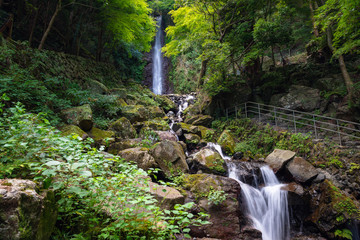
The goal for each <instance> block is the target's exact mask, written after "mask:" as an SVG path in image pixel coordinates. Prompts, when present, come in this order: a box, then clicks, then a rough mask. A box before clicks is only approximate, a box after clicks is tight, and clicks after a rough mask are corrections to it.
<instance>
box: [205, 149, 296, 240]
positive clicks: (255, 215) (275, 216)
mask: <svg viewBox="0 0 360 240" xmlns="http://www.w3.org/2000/svg"><path fill="white" fill-rule="evenodd" d="M208 146H209V147H212V148H213V149H215V150H216V151H217V152H219V154H220V155H221V156H222V157H223V159H224V160H226V162H227V166H228V174H229V178H232V179H234V180H236V181H238V182H239V184H240V186H241V192H242V195H243V200H244V203H245V205H246V208H247V211H248V212H247V213H248V215H249V217H250V219H251V220H252V222H253V226H254V227H255V228H256V229H258V230H259V231H261V232H262V239H263V240H289V239H290V219H289V210H288V202H287V191H285V190H282V188H283V187H284V186H285V184H281V183H280V182H279V181H278V179H277V178H276V176H275V174H274V172H273V171H272V170H271V169H270V168H269V167H268V166H263V167H261V168H260V170H261V174H262V177H263V179H264V184H265V186H263V187H262V188H258V187H252V186H250V185H248V184H246V183H244V182H242V181H241V180H240V179H241V176H238V174H237V172H238V171H237V168H236V164H233V163H232V162H231V161H229V159H230V158H229V157H227V156H224V155H223V153H222V150H221V147H220V146H219V145H218V144H214V143H209V144H208ZM254 179H257V178H256V177H255V178H254ZM255 185H256V186H258V185H259V183H256V184H255Z"/></svg>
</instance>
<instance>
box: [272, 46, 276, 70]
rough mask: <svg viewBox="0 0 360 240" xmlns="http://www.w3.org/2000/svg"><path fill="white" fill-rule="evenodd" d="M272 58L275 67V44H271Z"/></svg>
mask: <svg viewBox="0 0 360 240" xmlns="http://www.w3.org/2000/svg"><path fill="white" fill-rule="evenodd" d="M271 59H272V61H273V64H274V67H275V66H276V61H275V54H274V46H271Z"/></svg>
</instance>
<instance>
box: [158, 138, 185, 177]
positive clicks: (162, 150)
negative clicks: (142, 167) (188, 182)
mask: <svg viewBox="0 0 360 240" xmlns="http://www.w3.org/2000/svg"><path fill="white" fill-rule="evenodd" d="M151 154H152V156H153V157H154V158H155V161H156V162H157V164H158V165H159V167H160V168H161V170H163V172H164V173H165V174H166V176H168V177H170V176H177V175H179V173H180V172H188V171H189V167H188V165H187V163H186V160H185V158H186V157H185V153H184V150H183V148H182V146H181V145H180V144H179V143H177V142H174V141H169V140H165V141H162V142H160V143H158V144H157V145H156V146H155V148H154V149H153V150H152V153H151Z"/></svg>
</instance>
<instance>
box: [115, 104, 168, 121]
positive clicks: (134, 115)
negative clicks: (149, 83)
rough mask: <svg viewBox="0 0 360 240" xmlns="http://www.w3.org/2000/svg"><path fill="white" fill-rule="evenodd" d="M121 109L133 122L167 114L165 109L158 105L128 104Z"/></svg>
mask: <svg viewBox="0 0 360 240" xmlns="http://www.w3.org/2000/svg"><path fill="white" fill-rule="evenodd" d="M121 110H122V111H121V112H122V115H123V116H124V117H126V118H127V119H129V120H130V122H131V123H134V122H143V121H146V120H149V119H154V118H162V117H164V116H165V113H164V111H163V110H161V109H160V108H159V107H156V106H143V105H128V106H124V107H123V108H122V109H121Z"/></svg>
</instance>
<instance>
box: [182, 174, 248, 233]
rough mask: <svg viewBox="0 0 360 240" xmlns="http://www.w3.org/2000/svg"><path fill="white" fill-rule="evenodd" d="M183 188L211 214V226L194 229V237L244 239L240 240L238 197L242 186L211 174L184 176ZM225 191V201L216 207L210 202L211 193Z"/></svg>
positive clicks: (231, 180)
mask: <svg viewBox="0 0 360 240" xmlns="http://www.w3.org/2000/svg"><path fill="white" fill-rule="evenodd" d="M183 187H184V189H185V190H188V191H191V192H192V193H193V194H194V195H195V196H196V199H197V203H198V204H199V206H200V207H201V208H202V209H203V210H205V211H206V212H207V213H209V214H210V219H209V221H210V222H211V223H212V224H211V225H205V226H200V227H192V228H191V230H192V231H191V234H192V235H193V233H196V235H194V237H210V238H218V239H232V240H237V239H242V238H240V235H241V232H240V219H239V216H240V209H239V204H238V201H237V199H238V197H239V196H240V185H239V183H238V182H236V181H235V180H233V179H230V178H226V177H222V176H215V175H210V174H193V175H185V176H184V184H183ZM214 190H217V191H224V192H225V194H226V195H225V196H226V198H225V200H224V201H223V202H222V203H220V204H218V205H215V204H214V203H212V202H209V200H208V198H207V196H208V194H209V192H210V191H214Z"/></svg>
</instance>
